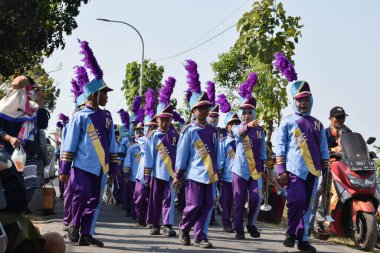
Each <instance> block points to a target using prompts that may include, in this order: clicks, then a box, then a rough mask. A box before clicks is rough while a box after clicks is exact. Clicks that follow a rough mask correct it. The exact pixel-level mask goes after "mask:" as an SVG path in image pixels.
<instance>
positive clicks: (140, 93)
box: [96, 18, 144, 96]
mask: <svg viewBox="0 0 380 253" xmlns="http://www.w3.org/2000/svg"><path fill="white" fill-rule="evenodd" d="M96 20H99V21H104V22H112V23H120V24H124V25H127V26H129V27H131V28H133V30H135V31H136V32H137V34H138V35H139V36H140V39H141V44H142V57H141V67H140V89H139V95H140V96H141V95H142V81H143V69H144V40H143V38H142V36H141V34H140V32H139V31H138V30H137V29H136V28H135V27H134V26H133V25H131V24H128V23H127V22H124V21H119V20H109V19H105V18H97V19H96Z"/></svg>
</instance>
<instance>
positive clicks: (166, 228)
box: [162, 225, 177, 237]
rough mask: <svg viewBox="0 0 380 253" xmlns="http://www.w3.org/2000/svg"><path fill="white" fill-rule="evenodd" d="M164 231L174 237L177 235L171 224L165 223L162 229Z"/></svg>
mask: <svg viewBox="0 0 380 253" xmlns="http://www.w3.org/2000/svg"><path fill="white" fill-rule="evenodd" d="M162 232H163V234H164V235H166V236H170V237H174V236H176V235H177V233H176V232H175V231H174V229H173V228H172V226H170V225H165V226H164V228H163V229H162Z"/></svg>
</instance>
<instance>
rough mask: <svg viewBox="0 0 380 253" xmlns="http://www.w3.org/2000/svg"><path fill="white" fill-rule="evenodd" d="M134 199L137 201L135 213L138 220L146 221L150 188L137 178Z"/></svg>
mask: <svg viewBox="0 0 380 253" xmlns="http://www.w3.org/2000/svg"><path fill="white" fill-rule="evenodd" d="M133 200H134V202H135V214H136V219H137V221H146V213H147V208H148V200H149V188H148V187H146V186H145V185H144V184H143V183H141V182H140V181H139V180H136V184H135V192H134V194H133Z"/></svg>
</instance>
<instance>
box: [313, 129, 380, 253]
mask: <svg viewBox="0 0 380 253" xmlns="http://www.w3.org/2000/svg"><path fill="white" fill-rule="evenodd" d="M375 140H376V139H375V138H374V137H371V138H369V139H368V140H367V144H372V143H373V142H374V141H375ZM340 144H341V145H342V148H343V152H342V153H335V154H332V157H336V158H339V159H340V160H337V161H334V162H332V163H331V166H330V171H329V172H328V174H330V175H331V178H330V180H329V181H330V186H326V188H327V189H328V190H329V189H330V187H331V199H329V200H328V201H327V202H328V204H325V205H324V204H323V203H322V204H321V205H320V208H318V212H317V215H316V221H315V226H314V228H313V235H314V237H315V238H317V239H327V238H328V237H329V236H330V235H335V236H338V237H349V238H352V239H353V241H354V242H355V246H356V248H358V249H360V250H364V251H372V250H373V248H374V247H375V245H376V241H377V222H376V210H377V208H378V206H379V201H380V192H379V191H378V189H377V184H376V167H375V164H374V161H373V160H372V159H371V157H370V155H369V152H368V148H367V145H366V142H365V141H364V139H363V137H362V136H361V135H360V134H359V133H354V132H345V133H343V134H342V135H341V137H340ZM328 193H329V194H330V191H329V192H328ZM323 206H324V207H323ZM330 216H331V218H332V219H330V220H329V222H327V221H326V220H327V219H326V217H330ZM321 221H322V223H323V226H324V227H323V229H321ZM323 221H324V222H323Z"/></svg>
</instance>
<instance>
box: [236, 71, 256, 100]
mask: <svg viewBox="0 0 380 253" xmlns="http://www.w3.org/2000/svg"><path fill="white" fill-rule="evenodd" d="M256 82H257V74H256V73H255V72H251V73H249V75H248V78H247V80H246V81H245V82H244V83H242V84H241V85H240V87H239V90H238V93H239V95H240V97H242V98H246V99H248V98H250V97H252V90H253V87H254V86H255V84H256Z"/></svg>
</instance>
